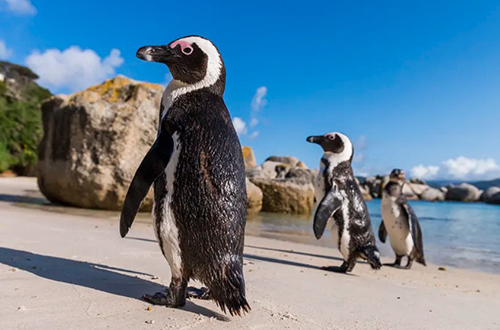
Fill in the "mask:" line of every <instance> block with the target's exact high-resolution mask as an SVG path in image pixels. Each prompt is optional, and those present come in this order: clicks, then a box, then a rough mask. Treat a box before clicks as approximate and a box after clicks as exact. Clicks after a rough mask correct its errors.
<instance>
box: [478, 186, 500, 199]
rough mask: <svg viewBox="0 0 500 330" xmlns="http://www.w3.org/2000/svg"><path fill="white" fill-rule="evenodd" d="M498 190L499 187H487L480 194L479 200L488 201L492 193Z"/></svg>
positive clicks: (499, 189) (494, 193)
mask: <svg viewBox="0 0 500 330" xmlns="http://www.w3.org/2000/svg"><path fill="white" fill-rule="evenodd" d="M499 192H500V187H489V188H488V189H486V190H485V191H484V192H483V193H482V194H481V201H483V202H486V203H487V202H488V201H489V200H490V199H491V198H492V197H493V196H494V195H496V194H497V193H499Z"/></svg>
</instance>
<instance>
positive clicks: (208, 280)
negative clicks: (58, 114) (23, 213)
mask: <svg viewBox="0 0 500 330" xmlns="http://www.w3.org/2000/svg"><path fill="white" fill-rule="evenodd" d="M137 57H138V58H140V59H143V60H146V61H150V62H159V63H163V64H166V65H167V66H168V68H169V70H170V72H171V74H172V77H173V80H172V81H171V82H170V83H169V85H168V86H167V88H166V89H165V92H164V93H163V98H162V102H161V107H160V120H159V127H158V134H157V139H156V141H155V143H154V144H153V146H152V147H151V149H150V150H149V152H148V153H147V155H146V156H145V158H144V159H143V161H142V162H141V164H140V166H139V168H138V170H137V172H136V173H135V175H134V178H133V180H132V183H131V184H130V187H129V190H128V192H127V196H126V198H125V202H124V205H123V209H122V213H121V218H120V234H121V236H122V237H125V235H127V233H128V231H129V229H130V227H131V225H132V223H133V221H134V218H135V216H136V214H137V211H138V209H139V206H140V204H141V202H142V200H143V199H144V197H145V196H146V194H147V192H148V190H149V188H150V186H151V185H152V184H154V207H153V219H154V229H155V234H156V238H157V240H158V244H159V245H160V249H161V251H162V253H163V255H164V257H165V258H166V259H167V261H168V264H169V265H170V270H171V273H172V279H171V283H170V286H169V288H167V290H166V293H162V292H158V293H156V294H154V295H147V294H146V295H144V296H143V298H144V299H145V300H148V301H149V302H151V303H154V304H160V305H165V306H168V307H181V306H183V305H184V304H185V302H186V297H187V295H188V294H189V295H190V296H195V297H198V298H202V297H207V296H208V297H210V298H211V299H213V300H215V302H216V303H217V305H218V306H219V307H220V308H221V309H222V310H223V311H224V312H226V310H228V311H229V313H230V314H231V315H233V314H237V315H241V313H242V312H248V311H249V310H250V306H249V304H248V302H247V300H246V297H245V280H244V277H243V268H242V267H243V241H244V232H245V223H246V185H245V165H244V162H243V155H242V152H241V146H240V143H239V139H238V136H237V134H236V131H235V129H234V127H233V124H232V121H231V117H230V115H229V112H228V109H227V108H226V105H225V103H224V100H223V93H224V89H225V80H226V71H225V67H224V63H223V61H222V57H221V55H220V54H219V51H218V49H217V48H216V47H215V45H214V44H213V43H212V42H211V41H209V40H208V39H205V38H202V37H199V36H188V37H184V38H180V39H177V40H175V41H173V42H171V43H170V44H168V45H165V46H146V47H142V48H140V49H139V50H138V51H137ZM190 279H196V280H199V281H200V282H202V283H203V284H204V285H205V286H206V287H207V288H208V289H207V290H206V292H205V291H203V290H201V289H192V290H189V289H188V288H187V284H188V281H189V280H190Z"/></svg>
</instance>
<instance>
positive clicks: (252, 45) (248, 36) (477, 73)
mask: <svg viewBox="0 0 500 330" xmlns="http://www.w3.org/2000/svg"><path fill="white" fill-rule="evenodd" d="M190 34H199V35H202V36H205V37H208V38H209V39H211V40H212V41H213V42H214V43H215V44H216V45H217V46H218V48H219V49H220V51H221V53H222V56H223V58H224V61H225V64H226V68H227V87H226V94H225V100H226V104H227V105H228V107H229V109H230V111H231V114H232V116H233V117H238V118H240V119H241V121H240V122H239V123H240V124H241V123H242V122H245V124H246V129H247V132H246V134H243V133H244V132H243V131H242V133H241V135H240V137H241V140H242V143H243V144H245V145H250V146H252V147H253V148H254V151H255V153H256V156H257V158H258V160H259V161H263V160H264V159H265V158H266V157H267V156H269V155H294V156H297V157H299V158H300V159H302V160H304V161H305V162H306V164H307V165H309V166H310V167H317V164H318V162H319V158H320V156H321V150H320V148H319V147H317V146H315V145H311V144H308V143H306V142H305V138H306V137H307V136H308V135H312V134H323V133H326V132H330V131H341V132H343V133H345V134H347V135H348V136H349V137H350V138H351V140H352V141H353V142H354V144H355V146H356V162H355V163H354V164H353V166H354V168H355V172H356V173H357V174H362V175H363V174H377V173H384V172H387V171H390V170H391V169H392V168H394V167H399V168H403V169H405V170H407V172H408V173H413V174H415V175H418V176H421V177H423V178H426V179H432V178H440V179H443V178H446V179H483V178H493V177H500V166H499V164H500V148H499V145H500V127H499V123H500V38H499V36H500V3H498V1H474V2H472V1H437V2H436V1H419V2H416V1H413V2H409V1H385V2H383V1H382V2H376V3H375V2H374V1H358V2H347V1H342V2H341V1H335V2H329V3H328V4H326V3H324V2H316V1H308V2H303V1H301V2H294V1H286V2H285V1H283V2H281V1H280V2H277V1H276V2H270V1H252V2H247V3H240V2H236V1H223V2H213V1H198V0H196V1H194V0H193V1H189V2H186V1H175V2H170V1H143V2H130V3H129V2H127V1H114V0H108V1H81V2H80V1H36V0H32V1H28V0H0V58H4V59H5V58H7V59H8V60H10V61H13V62H16V63H21V64H28V65H29V66H30V67H32V68H33V69H35V71H37V72H38V73H39V75H40V76H41V80H40V83H42V84H43V85H45V86H47V87H49V88H50V89H51V90H52V91H53V92H57V93H60V92H63V93H68V92H71V91H74V90H78V89H80V88H83V87H87V86H88V85H89V84H93V83H96V82H100V81H102V80H104V79H106V78H109V77H112V76H113V75H114V74H117V73H119V74H124V75H126V76H129V77H131V78H134V79H138V80H144V81H151V82H157V83H165V80H166V79H168V76H167V69H166V67H164V66H162V65H160V64H156V63H154V64H152V63H146V62H143V61H140V60H138V59H136V58H135V52H136V50H137V49H138V48H139V47H141V46H143V45H149V44H167V43H168V42H170V41H172V40H174V39H177V38H178V37H181V36H185V35H190ZM82 63H86V65H85V66H83V65H82ZM261 87H264V88H261ZM259 88H261V89H260V98H259V97H257V98H256V97H255V96H256V93H257V91H258V90H259ZM252 100H254V102H253V107H252ZM259 100H260V101H259ZM252 118H254V119H255V120H254V122H253V124H255V123H256V122H258V123H257V124H256V125H254V126H252V127H250V126H251V125H250V123H251V121H252ZM255 132H258V135H257V133H255ZM256 135H257V136H256Z"/></svg>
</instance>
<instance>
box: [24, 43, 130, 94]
mask: <svg viewBox="0 0 500 330" xmlns="http://www.w3.org/2000/svg"><path fill="white" fill-rule="evenodd" d="M26 64H27V65H28V66H29V67H30V68H31V69H32V70H33V71H34V72H36V74H38V75H39V76H40V79H39V83H40V84H41V85H44V86H47V87H49V88H55V89H67V90H69V91H71V92H74V91H78V90H80V89H83V88H86V87H89V86H91V85H94V84H97V83H101V82H102V81H103V80H105V79H108V78H111V77H112V76H113V75H115V74H116V68H118V67H119V66H120V65H122V64H123V58H122V57H121V56H120V51H119V50H118V49H113V50H111V52H110V53H109V55H108V56H106V57H105V58H103V59H101V57H100V56H99V55H97V54H96V52H95V51H93V50H92V49H84V50H82V49H81V48H80V47H78V46H71V47H70V48H67V49H65V50H63V51H60V50H58V49H49V50H46V51H45V52H43V53H40V52H39V51H34V52H33V53H31V55H29V56H28V58H27V59H26Z"/></svg>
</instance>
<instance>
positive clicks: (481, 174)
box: [411, 156, 500, 180]
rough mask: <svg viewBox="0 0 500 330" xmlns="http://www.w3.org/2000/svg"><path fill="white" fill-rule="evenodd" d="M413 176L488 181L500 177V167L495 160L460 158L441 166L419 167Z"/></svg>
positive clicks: (450, 160) (446, 161) (444, 162)
mask: <svg viewBox="0 0 500 330" xmlns="http://www.w3.org/2000/svg"><path fill="white" fill-rule="evenodd" d="M411 174H412V175H413V176H414V177H417V178H420V179H435V178H437V177H439V178H443V179H460V180H488V179H493V178H498V177H500V166H499V165H498V164H497V163H496V161H495V160H494V159H493V158H487V159H473V158H467V157H464V156H460V157H457V158H454V159H447V160H445V161H443V162H442V163H441V165H440V166H424V165H418V166H415V167H413V168H412V170H411Z"/></svg>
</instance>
